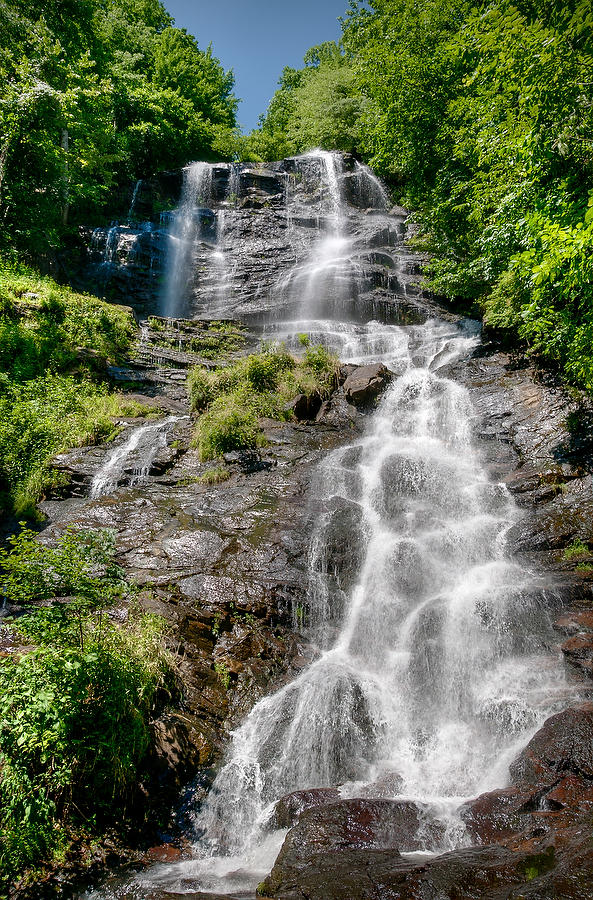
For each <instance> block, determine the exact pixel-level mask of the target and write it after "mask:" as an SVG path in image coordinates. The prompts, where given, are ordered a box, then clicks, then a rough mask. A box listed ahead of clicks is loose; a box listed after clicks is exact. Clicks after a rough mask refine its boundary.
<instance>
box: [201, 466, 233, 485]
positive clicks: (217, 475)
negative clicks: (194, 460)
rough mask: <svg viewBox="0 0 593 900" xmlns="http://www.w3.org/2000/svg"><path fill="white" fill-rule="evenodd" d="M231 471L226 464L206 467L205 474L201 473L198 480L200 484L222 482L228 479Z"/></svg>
mask: <svg viewBox="0 0 593 900" xmlns="http://www.w3.org/2000/svg"><path fill="white" fill-rule="evenodd" d="M230 477H231V473H230V472H229V470H228V469H225V467H224V466H216V468H214V469H206V471H205V472H204V474H203V475H200V476H199V478H198V481H199V483H200V484H222V483H223V482H224V481H228V480H229V478H230Z"/></svg>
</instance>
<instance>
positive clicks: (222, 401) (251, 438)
mask: <svg viewBox="0 0 593 900" xmlns="http://www.w3.org/2000/svg"><path fill="white" fill-rule="evenodd" d="M262 442H263V435H262V432H261V429H260V427H259V423H258V418H257V414H256V413H255V412H254V411H253V409H250V408H249V406H245V404H244V403H243V402H242V400H241V398H240V397H237V396H235V395H233V394H230V395H227V396H221V397H218V398H217V399H216V400H215V401H214V402H213V403H212V404H211V405H210V408H209V409H208V412H205V413H204V414H203V415H202V416H201V417H200V419H199V420H198V424H197V426H196V431H195V435H194V445H195V446H196V447H198V450H199V452H200V459H202V460H206V459H216V457H218V456H220V455H221V454H222V453H226V452H228V451H230V450H248V449H253V448H255V447H257V446H260V445H261V444H262Z"/></svg>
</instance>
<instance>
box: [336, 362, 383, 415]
mask: <svg viewBox="0 0 593 900" xmlns="http://www.w3.org/2000/svg"><path fill="white" fill-rule="evenodd" d="M392 377H393V375H392V373H391V372H390V371H389V369H387V368H386V367H385V366H384V365H382V364H381V363H374V364H373V365H370V366H357V367H356V368H355V369H354V371H353V372H352V373H351V374H350V375H348V377H347V378H346V380H345V381H344V395H345V397H346V400H347V401H348V403H352V404H354V406H359V407H363V408H364V407H368V406H370V405H372V404H373V402H374V401H375V400H376V399H377V397H378V396H379V394H381V393H382V392H383V391H384V390H385V389H386V388H387V386H388V385H389V382H390V381H391V379H392Z"/></svg>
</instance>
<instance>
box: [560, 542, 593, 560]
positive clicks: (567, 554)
mask: <svg viewBox="0 0 593 900" xmlns="http://www.w3.org/2000/svg"><path fill="white" fill-rule="evenodd" d="M588 555H589V548H588V547H587V545H586V544H585V543H583V541H581V540H580V538H576V539H575V540H574V541H573V542H572V544H569V546H568V547H566V548H565V549H564V553H563V556H564V559H567V560H568V559H578V558H579V557H581V556H588Z"/></svg>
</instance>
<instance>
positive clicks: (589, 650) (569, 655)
mask: <svg viewBox="0 0 593 900" xmlns="http://www.w3.org/2000/svg"><path fill="white" fill-rule="evenodd" d="M560 649H561V650H562V652H563V654H564V657H565V659H566V660H567V662H569V663H571V664H572V665H574V666H577V667H578V668H579V669H580V670H581V671H582V672H584V673H585V674H588V675H593V634H590V633H589V634H576V635H574V636H573V637H570V638H569V639H568V640H567V641H565V642H564V643H563V644H562V646H561V647H560Z"/></svg>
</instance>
